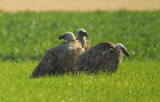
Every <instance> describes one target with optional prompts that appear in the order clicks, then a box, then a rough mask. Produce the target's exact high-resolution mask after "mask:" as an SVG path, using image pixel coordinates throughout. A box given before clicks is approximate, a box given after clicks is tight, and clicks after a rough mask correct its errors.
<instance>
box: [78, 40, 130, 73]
mask: <svg viewBox="0 0 160 102" xmlns="http://www.w3.org/2000/svg"><path fill="white" fill-rule="evenodd" d="M122 53H124V54H125V55H126V56H128V57H129V53H128V51H127V50H126V49H125V47H124V46H123V45H122V44H116V45H114V44H112V43H110V42H102V43H99V44H97V45H95V46H93V47H91V48H89V49H88V50H86V51H85V52H84V53H83V54H81V55H80V56H79V58H78V61H77V64H76V66H77V69H78V71H87V72H89V73H92V72H94V73H97V72H98V71H108V73H113V72H116V70H117V69H118V66H119V64H120V62H121V59H122Z"/></svg>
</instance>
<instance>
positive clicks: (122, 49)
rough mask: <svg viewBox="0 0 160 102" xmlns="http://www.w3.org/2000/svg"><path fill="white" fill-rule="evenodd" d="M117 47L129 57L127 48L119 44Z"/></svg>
mask: <svg viewBox="0 0 160 102" xmlns="http://www.w3.org/2000/svg"><path fill="white" fill-rule="evenodd" d="M116 47H117V48H119V49H121V51H122V52H123V53H124V54H125V55H126V56H128V57H129V52H128V51H127V50H126V48H125V47H124V45H122V44H120V43H118V44H116Z"/></svg>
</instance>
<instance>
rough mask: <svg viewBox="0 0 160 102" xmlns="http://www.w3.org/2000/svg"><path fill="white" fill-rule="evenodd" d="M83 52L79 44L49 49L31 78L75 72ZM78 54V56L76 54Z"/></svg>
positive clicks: (66, 44) (68, 44)
mask: <svg viewBox="0 0 160 102" xmlns="http://www.w3.org/2000/svg"><path fill="white" fill-rule="evenodd" d="M82 52H83V50H82V48H81V47H79V46H78V43H77V42H71V43H62V44H61V45H59V46H57V47H54V48H51V49H49V50H48V51H47V52H46V54H45V56H44V57H43V59H42V60H41V61H40V62H39V64H38V65H37V67H36V68H35V69H34V70H33V72H32V74H31V77H39V76H45V75H46V74H49V75H55V74H63V73H64V72H65V71H73V70H74V69H75V64H76V62H77V59H78V57H79V55H80V54H81V53H82ZM75 53H77V54H75Z"/></svg>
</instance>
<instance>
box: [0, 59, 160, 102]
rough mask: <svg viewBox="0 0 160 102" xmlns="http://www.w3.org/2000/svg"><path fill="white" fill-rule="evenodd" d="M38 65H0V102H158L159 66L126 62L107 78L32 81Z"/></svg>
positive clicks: (89, 76) (141, 62) (82, 77)
mask: <svg viewBox="0 0 160 102" xmlns="http://www.w3.org/2000/svg"><path fill="white" fill-rule="evenodd" d="M36 64H37V62H22V63H17V62H12V63H11V62H3V63H1V64H0V70H1V74H0V81H1V83H0V87H1V88H0V101H1V102H7V101H8V102H22V101H23V102H31V101H34V102H37V101H41V102H69V101H71V102H75V101H76V102H87V101H89V102H102V101H103V102H106V101H107V102H111V101H115V102H130V101H133V102H159V101H160V99H159V96H160V85H159V84H160V69H159V68H160V63H159V62H152V61H145V62H144V61H132V62H128V61H127V62H123V64H121V65H120V67H119V70H118V72H116V73H115V74H112V75H110V76H107V75H106V74H105V73H99V74H98V75H93V74H92V75H86V74H84V73H82V74H80V75H63V76H59V77H46V78H39V79H29V75H30V73H31V71H32V69H33V68H34V67H35V66H36Z"/></svg>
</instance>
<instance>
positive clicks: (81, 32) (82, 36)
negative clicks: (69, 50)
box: [77, 29, 90, 50]
mask: <svg viewBox="0 0 160 102" xmlns="http://www.w3.org/2000/svg"><path fill="white" fill-rule="evenodd" d="M86 37H88V34H87V32H86V31H85V30H84V29H78V31H77V40H79V41H80V42H81V44H82V47H83V48H84V49H85V50H87V49H88V48H89V46H90V41H88V40H86Z"/></svg>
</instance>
